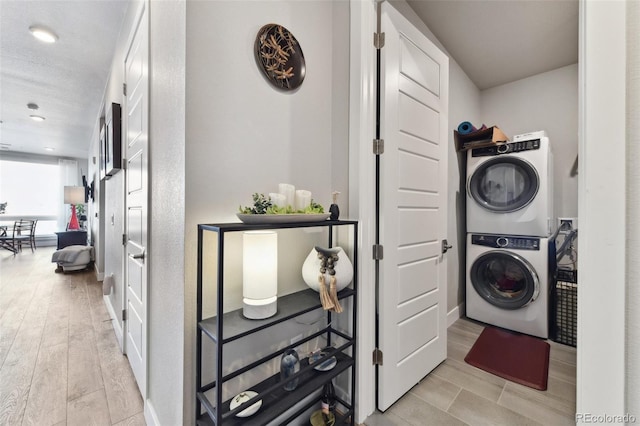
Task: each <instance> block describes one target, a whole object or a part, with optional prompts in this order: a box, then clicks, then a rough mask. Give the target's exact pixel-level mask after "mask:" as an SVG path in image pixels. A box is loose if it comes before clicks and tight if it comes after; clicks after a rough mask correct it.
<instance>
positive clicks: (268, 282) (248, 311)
mask: <svg viewBox="0 0 640 426" xmlns="http://www.w3.org/2000/svg"><path fill="white" fill-rule="evenodd" d="M242 256H243V257H242V313H243V315H244V316H245V318H249V319H264V318H269V317H272V316H274V315H275V314H276V312H277V310H278V305H277V303H278V234H277V233H276V232H275V231H247V232H244V233H243V234H242Z"/></svg>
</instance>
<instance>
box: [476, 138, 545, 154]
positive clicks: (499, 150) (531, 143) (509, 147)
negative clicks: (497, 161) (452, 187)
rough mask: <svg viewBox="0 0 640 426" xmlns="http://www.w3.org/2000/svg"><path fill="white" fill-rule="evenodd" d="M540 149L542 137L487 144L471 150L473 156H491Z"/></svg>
mask: <svg viewBox="0 0 640 426" xmlns="http://www.w3.org/2000/svg"><path fill="white" fill-rule="evenodd" d="M533 149H540V139H531V140H528V141H520V142H508V143H503V144H499V145H491V146H485V147H482V148H475V149H473V150H471V156H472V157H490V156H493V155H500V154H513V153H514V152H522V151H531V150H533Z"/></svg>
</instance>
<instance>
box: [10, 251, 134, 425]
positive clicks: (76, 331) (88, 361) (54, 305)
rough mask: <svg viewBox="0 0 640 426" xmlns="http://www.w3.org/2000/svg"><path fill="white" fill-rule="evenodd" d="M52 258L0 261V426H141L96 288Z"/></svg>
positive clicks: (39, 254) (87, 275) (44, 254)
mask: <svg viewBox="0 0 640 426" xmlns="http://www.w3.org/2000/svg"><path fill="white" fill-rule="evenodd" d="M53 252H54V248H53V247H39V248H38V249H37V250H36V251H35V253H31V250H29V249H26V250H24V251H23V252H22V253H19V254H17V255H16V256H13V255H12V254H11V253H10V252H8V251H5V250H2V252H1V253H0V425H11V426H13V425H38V426H46V425H55V426H62V425H79V426H80V425H81V426H85V425H97V426H102V425H119V426H120V425H144V424H145V421H144V416H143V413H142V411H143V405H142V398H141V397H140V393H139V391H138V389H137V387H136V384H135V381H134V378H133V374H132V372H131V368H130V367H129V363H128V361H127V358H126V357H125V356H123V355H122V353H121V352H120V349H119V348H118V343H117V341H116V338H115V334H114V331H113V327H112V324H111V320H110V318H109V314H108V313H107V311H106V309H105V305H104V302H103V299H102V286H101V283H99V282H97V281H96V276H95V273H94V272H93V271H81V272H70V273H67V274H61V273H54V270H55V264H54V263H51V255H52V254H53Z"/></svg>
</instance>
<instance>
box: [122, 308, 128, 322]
mask: <svg viewBox="0 0 640 426" xmlns="http://www.w3.org/2000/svg"><path fill="white" fill-rule="evenodd" d="M126 320H127V310H126V309H123V310H122V321H126Z"/></svg>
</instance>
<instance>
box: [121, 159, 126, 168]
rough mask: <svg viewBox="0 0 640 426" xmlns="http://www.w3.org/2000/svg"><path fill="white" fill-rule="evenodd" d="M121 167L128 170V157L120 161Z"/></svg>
mask: <svg viewBox="0 0 640 426" xmlns="http://www.w3.org/2000/svg"><path fill="white" fill-rule="evenodd" d="M120 163H121V164H120V169H121V170H127V159H126V158H123V159H122V161H121V162H120Z"/></svg>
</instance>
